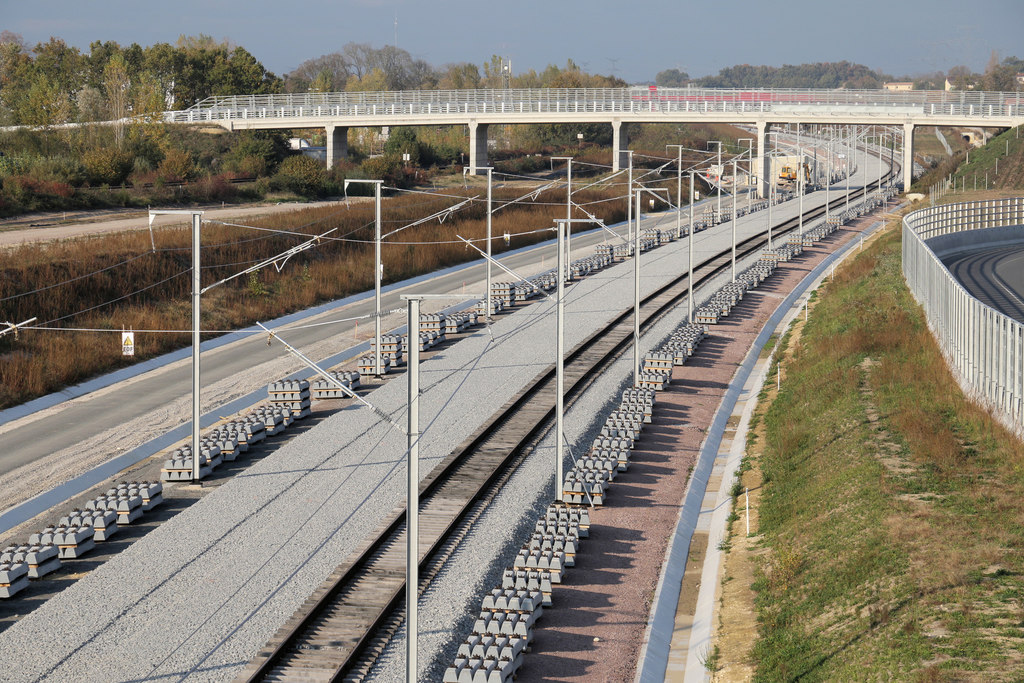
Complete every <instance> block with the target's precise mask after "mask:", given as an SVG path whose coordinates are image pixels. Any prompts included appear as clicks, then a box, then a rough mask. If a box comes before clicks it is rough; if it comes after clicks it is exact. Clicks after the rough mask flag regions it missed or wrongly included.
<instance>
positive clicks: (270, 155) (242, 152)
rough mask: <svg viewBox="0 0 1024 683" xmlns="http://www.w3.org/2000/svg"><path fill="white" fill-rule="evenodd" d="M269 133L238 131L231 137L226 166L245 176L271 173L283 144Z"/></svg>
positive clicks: (280, 154)
mask: <svg viewBox="0 0 1024 683" xmlns="http://www.w3.org/2000/svg"><path fill="white" fill-rule="evenodd" d="M279 137H280V136H277V137H275V136H274V135H273V134H271V133H265V132H263V131H240V132H238V133H235V134H234V136H233V137H232V140H231V144H230V150H229V151H228V153H227V155H226V157H225V159H224V161H225V165H226V168H227V169H228V170H230V171H236V172H238V173H241V174H242V175H245V176H256V177H259V176H264V175H267V174H268V173H273V172H274V170H275V169H276V168H277V165H278V163H279V162H280V161H281V157H282V156H283V144H282V143H281V142H280V140H279Z"/></svg>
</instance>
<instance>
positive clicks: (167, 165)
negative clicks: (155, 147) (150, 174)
mask: <svg viewBox="0 0 1024 683" xmlns="http://www.w3.org/2000/svg"><path fill="white" fill-rule="evenodd" d="M196 170H197V169H196V165H195V162H194V161H193V160H192V155H191V154H190V153H188V152H186V151H183V150H180V149H176V148H173V147H172V148H171V149H169V150H167V152H166V153H165V154H164V160H163V161H161V162H160V165H159V166H158V167H157V173H158V174H159V175H160V177H161V178H163V179H164V180H169V181H177V180H190V179H192V178H194V177H195V175H196Z"/></svg>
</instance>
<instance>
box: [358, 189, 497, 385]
mask: <svg viewBox="0 0 1024 683" xmlns="http://www.w3.org/2000/svg"><path fill="white" fill-rule="evenodd" d="M488 177H490V171H488ZM349 183H372V184H373V186H374V190H373V200H374V204H373V207H374V212H373V213H374V229H373V234H374V238H373V246H374V248H373V301H374V315H373V343H374V346H375V347H376V350H375V352H374V375H375V376H376V377H380V376H382V375H383V374H384V366H383V364H382V363H381V348H380V324H381V320H380V319H381V310H380V283H381V276H382V275H383V273H384V264H383V263H381V258H380V239H381V238H380V229H381V219H380V216H381V214H380V189H381V186H382V185H383V184H384V181H383V180H346V181H345V186H344V189H345V191H346V192H347V191H348V186H349ZM489 186H490V185H489V184H488V187H489ZM488 217H489V212H488ZM488 223H489V221H488ZM490 248H491V242H490V240H488V241H487V249H488V250H490ZM489 286H490V284H488V287H489ZM487 295H488V296H490V290H488V292H487Z"/></svg>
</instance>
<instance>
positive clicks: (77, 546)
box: [0, 481, 163, 598]
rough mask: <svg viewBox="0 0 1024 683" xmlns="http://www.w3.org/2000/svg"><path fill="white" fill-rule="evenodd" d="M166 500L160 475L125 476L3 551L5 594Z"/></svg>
mask: <svg viewBox="0 0 1024 683" xmlns="http://www.w3.org/2000/svg"><path fill="white" fill-rule="evenodd" d="M162 502H163V484H161V483H160V482H158V481H153V482H150V481H143V482H130V483H128V482H121V483H119V484H117V485H116V486H115V487H114V488H112V489H109V490H107V492H106V493H105V494H103V495H101V496H97V497H96V498H93V499H92V500H90V501H89V502H88V503H86V505H85V509H76V510H74V511H72V512H71V513H70V514H68V515H65V516H64V517H61V518H60V520H59V521H58V522H57V523H56V524H49V525H47V526H46V527H44V528H43V529H42V530H40V531H37V532H36V533H34V534H32V535H31V536H29V539H28V542H27V543H24V544H20V545H11V546H8V547H6V548H4V549H3V551H0V598H10V597H13V596H14V595H15V594H17V593H18V592H20V591H22V590H24V589H25V588H26V587H28V582H29V579H41V578H43V577H44V576H46V575H47V574H50V573H51V572H54V571H56V570H58V569H60V567H61V561H62V560H73V559H76V558H79V557H82V556H83V555H85V554H87V553H89V552H90V551H91V550H93V549H94V548H95V547H96V542H97V541H99V542H103V541H107V540H109V539H110V538H111V537H112V536H114V534H116V533H117V532H118V529H119V527H121V526H127V525H128V524H131V523H132V522H134V521H136V520H137V519H138V518H139V517H140V516H142V514H143V513H144V512H148V511H149V510H152V509H153V508H155V507H156V506H157V505H159V504H160V503H162Z"/></svg>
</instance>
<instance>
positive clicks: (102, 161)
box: [82, 147, 133, 185]
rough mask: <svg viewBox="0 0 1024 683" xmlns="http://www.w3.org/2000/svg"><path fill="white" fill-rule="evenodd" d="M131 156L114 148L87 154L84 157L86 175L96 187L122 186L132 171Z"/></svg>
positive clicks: (91, 151) (83, 163)
mask: <svg viewBox="0 0 1024 683" xmlns="http://www.w3.org/2000/svg"><path fill="white" fill-rule="evenodd" d="M132 162H133V159H132V157H131V156H130V155H128V154H126V153H125V152H122V151H120V150H118V149H115V148H113V147H104V148H100V149H94V150H90V151H88V152H86V153H85V154H84V155H83V156H82V165H83V166H84V167H85V175H86V177H87V178H88V179H89V182H90V183H92V184H94V185H120V184H122V183H123V182H124V179H125V178H126V177H128V173H130V172H131V170H132Z"/></svg>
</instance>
